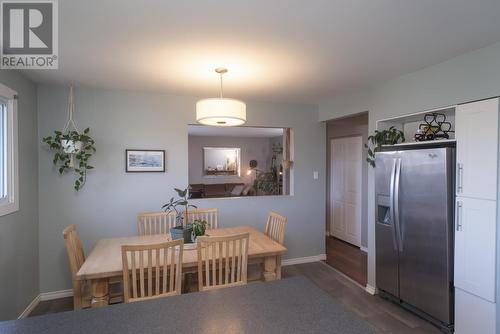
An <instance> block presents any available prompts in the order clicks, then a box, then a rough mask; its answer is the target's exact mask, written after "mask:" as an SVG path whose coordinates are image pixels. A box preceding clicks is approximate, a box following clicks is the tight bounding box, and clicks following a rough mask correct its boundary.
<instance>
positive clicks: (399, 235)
mask: <svg viewBox="0 0 500 334" xmlns="http://www.w3.org/2000/svg"><path fill="white" fill-rule="evenodd" d="M400 176H401V158H398V159H397V163H396V172H395V175H394V217H395V223H396V224H395V225H396V236H397V238H396V240H397V241H398V248H399V251H400V252H402V251H403V231H402V228H401V222H400V221H399V183H400Z"/></svg>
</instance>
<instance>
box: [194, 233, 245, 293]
mask: <svg viewBox="0 0 500 334" xmlns="http://www.w3.org/2000/svg"><path fill="white" fill-rule="evenodd" d="M249 238H250V234H249V233H243V234H237V235H231V236H223V237H208V236H203V237H198V239H197V243H198V248H197V250H198V286H199V290H200V291H203V290H213V289H218V288H223V287H228V286H236V285H243V284H246V283H247V264H248V241H249Z"/></svg>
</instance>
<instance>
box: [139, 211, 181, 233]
mask: <svg viewBox="0 0 500 334" xmlns="http://www.w3.org/2000/svg"><path fill="white" fill-rule="evenodd" d="M174 226H175V212H142V213H139V214H138V215H137V235H153V234H168V233H170V229H171V228H172V227H174Z"/></svg>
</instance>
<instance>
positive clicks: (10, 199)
mask: <svg viewBox="0 0 500 334" xmlns="http://www.w3.org/2000/svg"><path fill="white" fill-rule="evenodd" d="M0 98H1V99H2V100H4V101H7V136H6V138H7V143H6V144H7V145H6V148H7V164H6V165H7V179H6V183H7V197H6V198H5V199H2V200H1V201H0V216H5V215H8V214H10V213H13V212H16V211H19V152H18V149H19V147H18V123H17V92H15V91H14V90H12V89H10V88H9V87H7V86H5V85H3V84H0Z"/></svg>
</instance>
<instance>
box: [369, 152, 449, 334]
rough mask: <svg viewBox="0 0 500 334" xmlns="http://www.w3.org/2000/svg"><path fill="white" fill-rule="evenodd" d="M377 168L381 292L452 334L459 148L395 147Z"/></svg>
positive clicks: (378, 157)
mask: <svg viewBox="0 0 500 334" xmlns="http://www.w3.org/2000/svg"><path fill="white" fill-rule="evenodd" d="M417 147H419V148H417ZM424 147H425V148H424ZM375 163H376V167H375V176H376V180H375V191H376V199H375V201H376V210H375V211H376V224H375V234H376V239H375V240H376V269H377V271H376V280H377V288H378V290H379V292H380V294H381V295H382V296H383V297H387V298H390V299H392V300H393V301H395V302H397V303H399V304H401V305H402V306H405V307H406V308H408V309H410V310H412V311H414V312H416V313H418V314H419V315H420V316H422V317H424V318H427V319H428V320H430V321H432V322H434V323H435V324H436V325H438V326H440V327H441V328H442V329H444V330H447V331H452V330H453V317H454V314H453V308H454V294H453V231H454V230H453V215H454V209H453V208H454V181H455V177H454V174H455V173H454V166H455V149H454V147H429V146H426V145H423V146H420V145H419V146H417V145H413V146H395V147H392V148H390V149H383V151H382V152H378V153H376V158H375Z"/></svg>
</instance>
